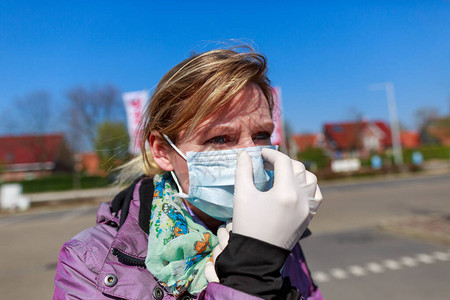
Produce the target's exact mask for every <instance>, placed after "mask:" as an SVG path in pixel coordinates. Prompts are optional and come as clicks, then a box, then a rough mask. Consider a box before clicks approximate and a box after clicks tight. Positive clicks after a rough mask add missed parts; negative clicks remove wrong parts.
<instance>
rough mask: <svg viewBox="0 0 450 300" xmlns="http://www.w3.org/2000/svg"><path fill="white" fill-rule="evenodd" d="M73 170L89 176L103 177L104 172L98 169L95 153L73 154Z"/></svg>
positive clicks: (98, 160) (97, 158)
mask: <svg viewBox="0 0 450 300" xmlns="http://www.w3.org/2000/svg"><path fill="white" fill-rule="evenodd" d="M75 161H76V163H75V170H76V171H79V172H84V173H85V174H87V175H89V176H103V175H105V171H103V170H101V169H100V158H99V156H98V154H97V153H96V152H82V153H77V154H75Z"/></svg>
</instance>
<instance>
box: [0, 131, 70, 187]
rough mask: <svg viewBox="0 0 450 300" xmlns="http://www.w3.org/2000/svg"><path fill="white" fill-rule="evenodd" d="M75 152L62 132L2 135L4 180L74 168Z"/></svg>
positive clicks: (0, 163)
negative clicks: (73, 157) (73, 152)
mask: <svg viewBox="0 0 450 300" xmlns="http://www.w3.org/2000/svg"><path fill="white" fill-rule="evenodd" d="M72 168H73V163H72V154H71V152H70V149H69V147H68V146H67V143H66V141H65V139H64V136H63V135H62V134H45V135H20V136H0V172H1V181H2V182H5V181H18V180H24V179H27V178H36V177H42V176H47V175H50V174H52V173H53V172H59V171H61V172H62V171H71V170H72Z"/></svg>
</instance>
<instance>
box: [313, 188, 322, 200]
mask: <svg viewBox="0 0 450 300" xmlns="http://www.w3.org/2000/svg"><path fill="white" fill-rule="evenodd" d="M314 199H316V200H318V201H322V200H323V196H322V191H321V190H320V188H319V186H317V188H316V194H315V195H314Z"/></svg>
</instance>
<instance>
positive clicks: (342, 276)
mask: <svg viewBox="0 0 450 300" xmlns="http://www.w3.org/2000/svg"><path fill="white" fill-rule="evenodd" d="M330 274H331V276H333V277H335V278H337V279H345V278H348V275H347V272H345V271H344V270H342V269H338V268H336V269H332V270H331V271H330Z"/></svg>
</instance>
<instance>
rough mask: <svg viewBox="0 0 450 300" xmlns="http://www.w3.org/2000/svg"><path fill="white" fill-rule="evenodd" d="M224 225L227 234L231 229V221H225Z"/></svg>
mask: <svg viewBox="0 0 450 300" xmlns="http://www.w3.org/2000/svg"><path fill="white" fill-rule="evenodd" d="M225 227H226V229H227V232H228V234H230V231H231V230H233V222H231V221H227V225H226V226H225Z"/></svg>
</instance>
